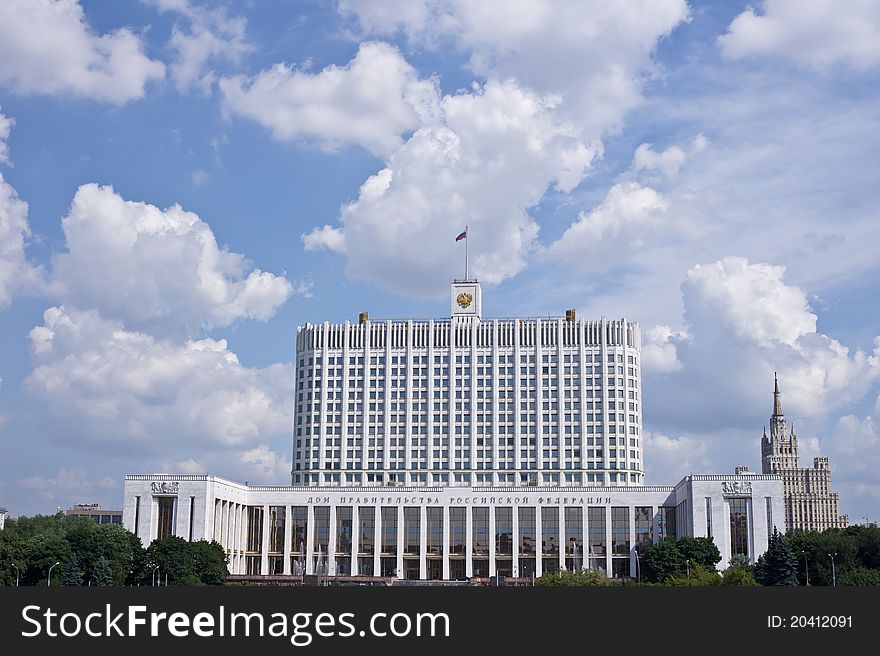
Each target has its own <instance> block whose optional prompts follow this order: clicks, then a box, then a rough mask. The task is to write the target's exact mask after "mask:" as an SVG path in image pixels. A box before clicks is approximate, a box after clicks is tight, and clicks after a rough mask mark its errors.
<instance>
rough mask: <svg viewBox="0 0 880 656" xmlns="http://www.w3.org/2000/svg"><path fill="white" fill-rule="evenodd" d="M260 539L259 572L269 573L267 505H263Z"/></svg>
mask: <svg viewBox="0 0 880 656" xmlns="http://www.w3.org/2000/svg"><path fill="white" fill-rule="evenodd" d="M262 538H263V539H262V540H261V541H260V574H268V573H269V506H265V505H264V506H263V535H262Z"/></svg>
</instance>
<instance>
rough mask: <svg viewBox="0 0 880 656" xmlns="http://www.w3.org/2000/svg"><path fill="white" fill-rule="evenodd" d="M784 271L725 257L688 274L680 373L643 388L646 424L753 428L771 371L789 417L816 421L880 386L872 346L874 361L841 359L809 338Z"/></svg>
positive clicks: (762, 410)
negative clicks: (650, 402)
mask: <svg viewBox="0 0 880 656" xmlns="http://www.w3.org/2000/svg"><path fill="white" fill-rule="evenodd" d="M784 271H785V269H784V267H780V266H773V265H769V264H763V263H750V262H749V261H748V260H746V259H745V258H742V257H727V258H724V259H722V260H719V261H717V262H715V263H713V264H710V265H705V266H695V267H694V268H692V269H691V270H690V271H689V272H688V274H687V277H686V279H685V281H684V283H683V284H682V294H683V299H684V308H685V310H684V319H685V323H686V325H687V332H688V339H685V340H681V339H679V340H676V347H677V348H676V353H677V359H678V361H679V362H680V363H681V364H682V367H681V369H680V370H679V371H678V372H676V373H673V374H671V376H672V377H673V378H672V382H670V381H669V380H667V379H666V378H664V379H663V381H661V383H660V384H657V385H653V384H652V382H651V381H650V379H649V380H648V381H646V386H647V387H648V389H649V392H646V394H648V393H650V394H651V396H652V398H653V399H654V406H653V407H654V409H655V411H654V413H653V418H652V421H655V422H658V423H659V424H661V425H675V426H678V427H679V429H682V428H683V429H686V430H695V429H701V430H718V429H721V428H726V427H734V426H743V427H745V426H749V425H760V423H758V422H761V423H763V422H765V421H766V417H767V415H768V413H769V409H770V399H771V396H770V392H771V391H772V381H773V372H774V371H778V372H779V379H780V386H781V388H782V390H783V394H784V401H785V408H786V412H787V414H790V415H791V416H792V417H798V418H800V419H806V420H821V419H822V418H824V417H827V416H828V414H829V413H830V412H833V411H835V410H839V409H841V408H844V407H846V406H847V405H848V404H850V403H854V402H857V401H859V400H860V399H862V398H863V397H864V395H865V394H866V392H867V391H868V389H869V388H870V385H871V384H872V383H874V382H875V381H876V380H877V379H878V378H880V340H878V342H877V344H876V348H875V350H874V352H873V353H866V352H864V351H855V352H850V350H849V349H848V348H847V347H845V346H844V345H843V344H841V343H840V342H838V341H837V340H835V339H833V338H832V337H829V336H827V335H823V334H821V333H818V332H817V331H816V319H817V317H816V315H815V314H814V313H813V312H812V310H811V309H810V307H809V305H808V303H807V299H806V295H805V294H804V292H803V290H801V289H799V288H798V287H795V286H792V285H789V284H787V283H786V282H785V281H784V280H783V274H784Z"/></svg>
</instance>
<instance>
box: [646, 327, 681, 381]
mask: <svg viewBox="0 0 880 656" xmlns="http://www.w3.org/2000/svg"><path fill="white" fill-rule="evenodd" d="M687 337H688V336H687V334H686V333H683V332H681V331H673V330H672V329H671V328H670V327H669V326H654V327H653V328H651V329H650V330H646V331H645V332H644V333H642V370H643V371H644V372H645V373H656V374H664V373H670V372H673V371H679V370H680V369H681V368H682V364H681V362H680V361H679V359H678V350H677V348H676V343H677V342H679V341H681V340H686V339H687Z"/></svg>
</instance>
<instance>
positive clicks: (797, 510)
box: [761, 376, 847, 531]
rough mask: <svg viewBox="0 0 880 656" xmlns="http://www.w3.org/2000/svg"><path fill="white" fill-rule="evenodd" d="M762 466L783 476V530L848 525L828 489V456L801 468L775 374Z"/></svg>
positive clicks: (764, 438) (792, 429)
mask: <svg viewBox="0 0 880 656" xmlns="http://www.w3.org/2000/svg"><path fill="white" fill-rule="evenodd" d="M761 469H762V471H763V473H764V474H781V475H782V489H783V498H784V501H785V529H786V531H792V530H795V529H801V530H804V531H824V530H825V529H828V528H844V527H845V526H846V525H847V516H846V515H841V514H840V495H839V494H838V493H837V492H832V490H831V467H830V465H829V463H828V458H825V457H818V458H813V467H812V468H807V469H801V468H800V465H799V462H798V444H797V435H796V434H795V432H794V426H792V428H791V432H790V433H789V431H788V427H787V426H786V423H785V415H783V414H782V399H781V396H780V394H779V380H777V379H776V377H775V376H774V387H773V414H772V415H771V416H770V436H769V437H768V436H767V429H766V428H765V429H764V436H763V438H762V439H761Z"/></svg>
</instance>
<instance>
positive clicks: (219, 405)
mask: <svg viewBox="0 0 880 656" xmlns="http://www.w3.org/2000/svg"><path fill="white" fill-rule="evenodd" d="M30 342H31V351H32V353H33V356H34V359H35V361H36V364H37V366H36V367H35V369H34V371H33V372H32V373H31V374H30V376H29V377H28V378H27V380H26V381H25V387H26V388H27V389H28V390H29V391H30V392H31V393H32V394H35V395H37V396H39V397H42V398H44V399H45V400H46V401H47V403H48V404H49V406H50V407H51V408H52V410H53V412H54V413H55V415H56V416H57V417H59V418H61V419H62V420H64V419H69V418H75V421H72V422H70V424H69V425H70V426H76V427H77V429H76V430H77V431H78V432H79V433H80V434H79V436H78V437H79V438H80V439H83V440H91V441H95V442H100V443H102V444H104V445H105V446H106V447H107V448H110V449H118V450H124V451H125V452H126V453H127V454H131V453H133V452H138V451H143V450H149V451H150V453H151V455H152V456H153V457H155V456H156V455H158V454H159V453H161V452H162V451H163V450H164V451H172V452H175V453H176V455H177V456H181V455H184V454H185V453H186V452H187V450H188V449H190V450H193V451H196V452H198V451H201V450H204V449H205V448H206V447H208V446H210V447H212V448H220V449H230V448H236V449H237V448H243V447H247V449H251V448H254V446H256V445H259V444H261V443H263V441H264V440H265V439H266V438H267V437H268V436H275V435H277V434H280V433H282V432H285V431H288V430H289V429H290V422H291V403H290V399H291V398H292V396H293V373H292V369H291V368H290V367H289V366H287V365H281V364H276V365H271V366H269V367H265V368H262V369H257V368H247V367H244V366H242V364H241V363H240V362H239V360H238V357H237V356H236V355H235V353H233V352H232V351H230V350H229V348H228V347H227V344H226V341H225V340H222V339H221V340H213V339H200V340H189V341H187V342H185V343H184V344H177V343H175V342H173V341H170V340H163V339H157V338H155V337H152V336H150V335H147V334H145V333H140V332H135V331H132V330H127V329H125V328H124V327H123V325H122V323H121V322H120V321H118V320H107V319H104V318H102V317H101V316H100V315H99V313H98V312H96V311H95V310H88V311H82V310H78V309H76V308H73V307H68V306H60V307H51V308H49V309H48V310H46V312H45V313H44V315H43V324H42V325H40V326H37V327H35V328H34V329H32V330H31V333H30Z"/></svg>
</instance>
